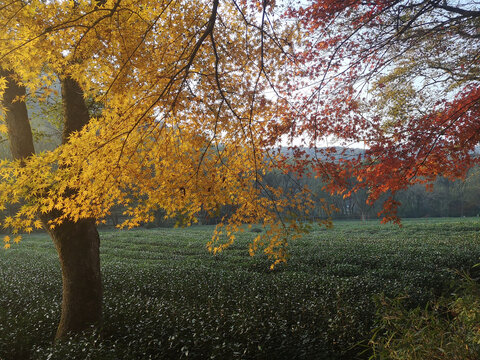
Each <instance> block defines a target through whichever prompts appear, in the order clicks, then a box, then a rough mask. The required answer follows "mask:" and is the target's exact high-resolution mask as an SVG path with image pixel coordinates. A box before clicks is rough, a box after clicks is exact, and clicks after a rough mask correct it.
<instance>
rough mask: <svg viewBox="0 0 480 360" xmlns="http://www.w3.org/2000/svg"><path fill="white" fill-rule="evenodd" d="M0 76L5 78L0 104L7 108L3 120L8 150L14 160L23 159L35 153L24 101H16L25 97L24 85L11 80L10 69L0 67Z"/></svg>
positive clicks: (11, 73)
mask: <svg viewBox="0 0 480 360" xmlns="http://www.w3.org/2000/svg"><path fill="white" fill-rule="evenodd" d="M0 76H1V77H5V78H7V87H6V89H5V93H4V94H3V99H2V104H3V106H4V107H5V108H6V110H7V111H6V114H5V122H6V123H7V131H8V139H9V142H10V151H11V152H12V157H13V158H14V159H15V160H18V159H20V160H23V159H26V158H27V157H29V156H30V155H33V154H34V153H35V149H34V147H33V136H32V129H31V127H30V121H29V120H28V113H27V106H26V105H25V101H21V100H20V101H18V98H21V97H23V98H24V97H25V94H26V91H25V87H24V86H19V85H18V84H17V83H16V82H15V81H14V80H13V76H14V74H13V72H11V71H7V70H4V69H2V68H0Z"/></svg>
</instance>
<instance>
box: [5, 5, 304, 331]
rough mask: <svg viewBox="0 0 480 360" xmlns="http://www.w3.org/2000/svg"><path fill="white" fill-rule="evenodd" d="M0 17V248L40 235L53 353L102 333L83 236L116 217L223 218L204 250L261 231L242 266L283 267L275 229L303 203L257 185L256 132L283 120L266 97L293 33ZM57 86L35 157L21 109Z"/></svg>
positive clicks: (70, 13) (125, 9)
mask: <svg viewBox="0 0 480 360" xmlns="http://www.w3.org/2000/svg"><path fill="white" fill-rule="evenodd" d="M0 9H1V11H0V29H1V33H2V35H1V41H0V66H1V74H0V92H1V95H2V99H3V100H2V109H1V110H2V111H1V113H2V121H3V123H4V125H3V126H2V130H3V131H5V132H6V133H7V134H8V137H9V140H10V145H11V150H12V155H13V158H14V160H13V161H9V160H3V161H2V162H1V163H0V177H1V179H2V181H1V182H0V206H2V207H4V206H5V205H6V204H9V203H10V204H12V203H14V204H18V209H19V210H18V211H17V212H16V214H15V215H14V216H9V217H6V218H5V219H4V221H3V223H2V226H3V227H4V228H8V229H10V230H11V232H12V233H13V234H14V235H13V236H7V237H5V238H4V242H5V244H4V247H5V248H9V247H10V246H11V244H12V243H13V242H18V241H20V237H19V236H18V235H17V234H18V233H20V232H22V231H25V232H30V231H32V230H33V229H35V228H41V227H44V228H45V229H46V230H47V231H48V232H49V234H50V235H51V237H52V239H53V241H54V244H55V247H56V249H57V252H58V255H59V259H60V263H61V267H62V277H63V300H62V316H61V320H60V325H59V327H58V331H57V335H56V336H57V338H62V337H64V336H66V335H67V334H68V333H71V332H79V331H82V330H85V329H87V328H89V327H90V326H91V325H95V324H98V323H99V322H100V320H101V307H102V284H101V276H100V262H99V241H100V240H99V235H98V232H97V229H96V224H97V223H98V222H102V221H104V220H103V219H105V217H106V216H108V214H109V213H110V210H111V209H112V207H114V206H120V207H122V208H123V209H125V211H124V214H125V215H126V216H127V220H126V221H125V222H124V223H123V224H121V226H122V227H127V228H130V227H134V226H138V225H140V224H142V223H145V222H149V221H152V220H153V216H154V213H155V212H156V211H157V210H158V209H163V210H164V211H165V212H166V214H167V215H166V216H168V217H174V216H178V215H180V216H181V217H182V219H184V222H185V224H187V225H188V224H191V223H194V222H196V221H197V220H196V214H197V213H199V212H200V211H203V212H212V213H213V212H215V211H216V210H217V209H218V208H219V207H221V206H224V205H231V206H233V207H234V209H235V211H234V213H233V214H232V215H231V216H230V217H229V218H228V219H225V222H224V223H222V224H220V226H219V227H217V229H216V230H215V233H214V235H213V238H212V241H211V242H210V243H209V244H207V246H208V248H209V250H210V251H212V252H213V253H217V252H219V251H222V250H223V249H224V248H225V247H227V246H228V245H229V244H231V243H232V242H233V240H234V236H235V235H234V234H235V232H236V231H238V230H240V229H241V228H240V225H242V224H244V223H255V222H263V224H264V225H265V229H266V231H265V232H264V233H263V234H260V235H259V236H258V237H257V238H255V240H254V241H253V243H252V244H251V248H250V252H251V254H253V253H255V252H256V251H258V250H260V249H263V251H264V252H265V253H266V254H267V255H268V256H269V257H270V258H271V259H272V266H275V265H276V264H278V263H280V262H283V261H285V259H286V255H287V254H286V246H287V245H288V241H289V240H290V239H292V238H294V237H295V236H297V235H298V233H300V232H301V230H302V229H301V225H299V224H298V223H297V222H296V221H295V220H294V218H292V219H291V220H290V221H287V220H288V219H286V218H282V217H280V216H279V215H280V214H282V213H284V209H286V208H287V207H288V209H289V211H291V209H294V208H305V207H309V206H310V205H311V204H312V201H311V199H310V196H309V194H308V192H306V191H303V192H298V193H296V194H295V195H294V196H293V197H289V198H287V197H285V196H284V194H282V193H281V190H279V189H275V188H272V187H270V186H268V185H266V184H265V183H264V182H263V181H262V177H263V176H264V174H265V173H266V171H267V170H268V169H269V168H271V167H273V166H274V165H275V163H276V160H277V157H278V156H279V155H278V153H276V152H275V151H273V150H272V142H271V141H269V138H268V132H267V128H266V126H265V124H266V123H268V122H269V121H274V119H275V118H276V116H278V114H279V113H281V112H283V110H282V109H283V107H284V106H283V100H282V99H281V98H280V97H279V96H276V95H272V94H270V95H268V93H267V90H268V89H270V91H271V92H272V89H273V92H274V91H275V89H276V87H277V85H276V84H277V83H281V82H282V79H283V77H284V76H285V74H288V72H289V70H290V69H292V63H293V62H294V61H293V60H294V59H293V58H292V44H293V43H295V42H296V38H295V37H296V36H298V34H299V33H298V32H297V31H296V30H297V23H296V22H290V23H288V22H285V23H282V24H277V22H278V21H279V19H280V18H279V17H278V16H276V15H275V14H274V9H275V8H274V7H273V5H272V6H269V5H268V4H267V2H258V3H257V2H252V3H248V4H247V3H245V2H241V3H237V2H235V1H232V2H220V1H219V0H213V1H202V0H197V1H183V0H168V1H167V0H158V1H143V0H107V1H101V2H98V1H97V2H95V1H93V2H92V1H82V0H80V1H73V2H72V1H40V0H32V1H27V2H25V1H7V2H1V3H0ZM58 82H60V85H61V94H59V96H61V99H62V104H63V117H64V124H63V136H62V144H61V145H60V146H59V147H58V148H56V149H55V150H53V151H45V152H42V153H37V154H35V151H34V143H33V139H32V131H31V128H30V125H29V119H28V116H29V115H28V109H27V106H26V99H27V98H28V99H30V100H31V101H37V102H41V101H46V100H45V99H46V98H48V96H54V89H55V87H56V84H58ZM279 87H280V86H279ZM87 100H88V101H87ZM88 104H95V111H93V110H92V109H91V108H89V106H88Z"/></svg>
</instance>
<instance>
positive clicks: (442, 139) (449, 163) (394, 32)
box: [286, 0, 480, 221]
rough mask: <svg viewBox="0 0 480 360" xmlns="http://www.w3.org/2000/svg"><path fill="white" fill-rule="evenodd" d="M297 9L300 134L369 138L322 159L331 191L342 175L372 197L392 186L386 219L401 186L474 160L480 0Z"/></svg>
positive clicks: (314, 140) (313, 138) (455, 172)
mask: <svg viewBox="0 0 480 360" xmlns="http://www.w3.org/2000/svg"><path fill="white" fill-rule="evenodd" d="M291 14H292V16H294V17H296V18H298V19H300V21H301V23H302V24H303V28H304V33H305V37H304V42H303V44H304V45H303V49H304V51H303V52H301V53H300V54H299V62H298V63H300V64H301V67H302V70H301V72H302V78H303V79H304V80H303V81H302V82H300V83H299V84H300V85H297V89H301V88H308V90H307V91H305V90H303V91H302V92H301V95H300V96H299V97H298V98H297V102H296V114H297V119H298V120H297V121H296V125H295V128H294V130H295V134H296V135H297V136H298V135H303V136H304V137H305V138H306V143H307V144H308V145H309V146H311V147H315V146H318V145H317V144H318V143H319V140H322V139H325V138H328V137H335V138H337V139H340V140H342V141H343V142H342V144H344V145H348V144H352V143H360V142H363V143H364V144H366V153H365V156H361V157H358V158H356V159H348V160H347V161H343V163H342V164H340V166H336V165H335V164H334V162H333V161H331V162H330V163H329V164H325V163H322V161H320V162H319V163H318V165H317V166H316V169H317V172H318V174H319V175H320V176H323V177H324V178H325V179H327V180H328V181H330V189H331V190H332V191H337V192H339V193H345V194H346V195H347V196H348V195H349V193H346V188H347V187H346V186H345V180H344V179H346V178H349V177H354V178H357V179H358V185H357V186H356V187H355V188H354V191H355V190H358V189H360V188H367V189H368V192H369V201H370V202H373V201H375V200H377V199H379V198H380V197H381V196H382V195H384V194H387V195H389V199H388V200H387V201H386V202H385V204H384V212H383V214H384V215H385V220H395V221H398V218H397V217H396V215H395V214H396V208H397V206H398V202H396V200H395V193H397V192H398V191H400V190H403V189H405V188H406V187H408V186H410V185H412V184H415V183H424V184H425V183H426V184H427V185H428V184H431V183H432V182H433V181H434V180H435V178H436V177H437V176H438V175H439V174H441V175H443V176H446V177H449V178H452V179H454V178H463V177H464V176H465V175H466V173H467V172H468V170H469V169H470V168H471V167H472V166H473V165H474V164H475V163H476V162H477V161H478V157H477V156H476V155H475V154H474V150H475V146H476V145H477V144H478V142H479V134H480V132H479V128H480V123H479V118H480V117H479V110H480V89H479V80H480V78H479V50H480V49H479V43H478V38H479V33H478V28H479V27H478V26H479V21H480V10H479V8H478V3H477V2H475V1H462V2H453V1H443V0H442V1H440V0H408V1H397V0H395V1H392V0H385V1H383V0H382V1H370V2H368V1H367V2H364V1H357V0H352V1H312V2H309V4H308V5H306V6H304V7H302V8H300V9H296V10H295V9H294V10H292V11H291ZM290 129H293V128H292V127H290ZM290 129H286V130H287V131H288V130H290ZM322 151H323V152H326V153H327V154H328V153H329V152H334V151H335V149H326V150H322ZM337 165H338V164H337ZM345 175H348V176H345Z"/></svg>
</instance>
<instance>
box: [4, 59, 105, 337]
mask: <svg viewBox="0 0 480 360" xmlns="http://www.w3.org/2000/svg"><path fill="white" fill-rule="evenodd" d="M0 76H5V77H7V80H8V81H7V88H6V91H5V94H4V97H3V100H2V102H3V105H4V107H5V108H6V109H7V113H6V121H7V127H8V135H9V141H10V148H11V150H12V156H13V157H14V158H15V159H25V158H27V157H29V156H30V155H32V154H34V146H33V137H32V131H31V128H30V123H29V120H28V112H27V107H26V105H25V102H24V101H14V100H15V99H16V98H18V97H24V96H25V88H24V87H22V86H18V84H17V82H16V81H15V79H14V74H13V73H12V72H11V71H5V70H3V69H1V68H0ZM61 84H62V100H63V108H64V131H63V139H62V143H66V142H67V141H68V138H69V136H70V135H71V133H72V132H73V131H79V130H81V129H82V127H83V126H84V125H86V124H87V123H88V120H89V116H88V109H87V107H86V105H85V100H84V97H83V91H82V89H81V87H80V86H79V84H78V83H77V82H76V81H75V80H73V79H71V78H70V77H66V78H64V79H62V80H61ZM58 215H59V214H56V213H55V212H51V213H48V214H43V215H42V216H41V220H42V222H43V224H44V226H45V228H47V229H49V225H48V221H49V220H52V219H54V218H55V217H56V216H58ZM48 232H49V233H50V235H51V237H52V239H53V242H54V244H55V247H56V249H57V252H58V257H59V260H60V265H61V269H62V281H63V292H62V315H61V319H60V324H59V326H58V329H57V334H56V337H55V338H56V339H61V338H64V337H65V336H67V335H68V334H69V333H78V332H81V331H83V330H88V329H89V328H91V327H92V326H95V325H98V324H99V323H100V321H101V316H102V281H101V275H100V256H99V246H100V238H99V235H98V231H97V228H96V226H95V221H94V219H83V220H79V221H77V222H73V221H68V220H67V221H64V222H63V223H62V224H61V225H59V226H56V227H55V228H54V229H49V230H48Z"/></svg>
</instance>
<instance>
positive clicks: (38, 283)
mask: <svg viewBox="0 0 480 360" xmlns="http://www.w3.org/2000/svg"><path fill="white" fill-rule="evenodd" d="M212 230H213V228H212V227H193V228H189V229H149V230H146V229H137V230H132V231H102V232H101V239H102V243H101V253H102V255H101V257H102V259H101V260H102V271H103V281H104V296H105V299H104V323H103V326H102V328H101V329H99V330H97V331H95V332H93V333H90V334H88V335H86V336H84V337H80V338H72V339H70V340H68V341H65V342H64V343H61V344H57V345H55V346H53V345H52V339H53V337H54V334H55V330H56V325H57V323H58V321H59V317H60V302H61V275H60V270H59V265H58V259H57V256H56V253H55V250H54V248H53V245H52V244H51V242H50V241H49V240H48V237H47V236H46V235H45V234H33V235H29V236H25V238H24V240H23V241H22V243H20V245H18V246H14V247H13V248H12V249H10V250H7V251H3V250H2V251H0V359H1V360H22V359H62V360H63V359H102V360H104V359H107V360H108V359H327V360H328V359H367V358H368V357H369V356H370V355H371V354H372V353H371V349H369V347H368V346H367V343H368V340H369V339H370V338H371V337H372V334H373V333H372V330H373V329H374V328H375V327H376V326H377V320H378V316H377V315H376V314H377V312H378V311H381V309H379V308H377V307H376V305H375V301H374V297H375V295H378V294H382V293H383V294H384V295H385V296H387V297H395V296H397V295H400V294H401V295H402V296H407V297H406V300H405V304H404V305H405V306H406V307H407V308H415V307H417V306H420V307H424V306H425V304H427V302H429V301H432V300H434V299H436V298H437V297H439V296H442V295H448V294H450V293H451V292H453V291H455V289H456V287H457V286H458V283H459V281H460V280H459V279H460V275H459V272H462V271H467V272H468V271H469V270H470V269H471V267H472V266H473V265H474V264H476V263H479V262H480V222H479V220H478V219H456V220H455V219H437V220H406V221H404V226H403V227H402V228H398V227H395V226H392V225H380V224H379V223H378V222H367V223H362V222H338V223H336V224H335V227H334V228H333V229H325V228H319V227H318V228H317V227H315V228H313V229H312V231H311V232H310V233H309V234H308V235H306V236H305V237H304V238H302V239H301V240H297V241H296V242H294V243H293V244H292V247H291V258H290V260H289V262H288V264H287V265H286V266H281V267H277V268H276V269H275V270H274V271H270V270H269V264H270V263H269V261H268V259H266V258H265V257H263V256H261V255H257V256H255V257H253V258H252V257H250V256H249V255H248V242H249V240H251V239H253V237H254V236H255V235H257V234H255V233H253V232H249V231H246V232H244V233H242V234H239V239H238V241H237V242H236V243H235V244H234V246H232V247H231V248H230V249H229V250H228V251H226V252H224V253H222V254H220V255H218V256H212V255H210V254H209V253H208V252H207V251H206V248H205V244H206V242H207V241H208V240H209V238H210V236H211V233H212ZM474 269H475V268H474ZM362 352H363V353H362Z"/></svg>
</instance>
